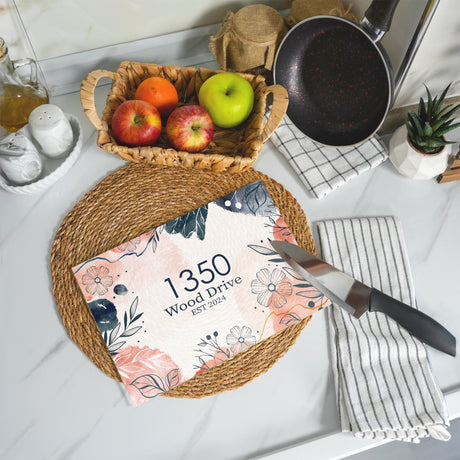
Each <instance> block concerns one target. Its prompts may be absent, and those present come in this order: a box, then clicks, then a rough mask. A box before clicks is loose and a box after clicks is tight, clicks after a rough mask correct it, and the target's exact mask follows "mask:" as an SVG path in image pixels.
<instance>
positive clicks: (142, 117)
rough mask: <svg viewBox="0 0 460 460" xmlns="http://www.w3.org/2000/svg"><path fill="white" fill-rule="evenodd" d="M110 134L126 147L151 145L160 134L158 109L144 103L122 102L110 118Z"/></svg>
mask: <svg viewBox="0 0 460 460" xmlns="http://www.w3.org/2000/svg"><path fill="white" fill-rule="evenodd" d="M111 127H112V132H113V135H114V136H115V138H116V139H117V140H118V141H119V142H121V143H123V144H126V145H129V146H136V145H152V144H154V143H155V142H156V141H157V139H158V138H159V137H160V134H161V116H160V112H158V109H157V108H156V107H155V106H153V105H152V104H150V103H148V102H145V101H137V100H127V101H124V102H122V103H121V104H120V105H119V106H118V107H117V108H116V110H115V112H114V114H113V116H112V123H111Z"/></svg>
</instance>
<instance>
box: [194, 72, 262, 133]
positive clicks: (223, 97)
mask: <svg viewBox="0 0 460 460" xmlns="http://www.w3.org/2000/svg"><path fill="white" fill-rule="evenodd" d="M198 102H199V103H200V105H201V106H202V107H204V108H205V109H206V110H207V111H208V112H209V114H210V115H211V118H212V121H213V122H214V124H215V125H216V126H219V127H221V128H233V127H234V126H238V125H239V124H241V123H243V121H245V120H246V119H247V118H248V117H249V114H250V113H251V111H252V107H253V106H254V90H253V89H252V86H251V84H250V83H249V82H248V81H247V80H246V79H245V78H243V77H242V76H241V75H238V74H236V73H232V72H220V73H216V74H215V75H213V76H212V77H210V78H208V79H207V80H205V82H204V83H203V84H202V85H201V88H200V91H199V93H198Z"/></svg>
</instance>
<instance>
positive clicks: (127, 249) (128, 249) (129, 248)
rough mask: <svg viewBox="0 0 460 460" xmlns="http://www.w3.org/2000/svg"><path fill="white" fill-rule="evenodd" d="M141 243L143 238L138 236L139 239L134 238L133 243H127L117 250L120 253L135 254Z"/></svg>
mask: <svg viewBox="0 0 460 460" xmlns="http://www.w3.org/2000/svg"><path fill="white" fill-rule="evenodd" d="M140 243H141V237H140V236H138V237H137V238H133V239H132V240H131V241H127V242H126V243H123V244H120V245H119V246H117V247H116V249H117V250H118V251H119V252H133V251H135V249H136V247H137V246H138V245H139V244H140ZM118 251H117V252H118Z"/></svg>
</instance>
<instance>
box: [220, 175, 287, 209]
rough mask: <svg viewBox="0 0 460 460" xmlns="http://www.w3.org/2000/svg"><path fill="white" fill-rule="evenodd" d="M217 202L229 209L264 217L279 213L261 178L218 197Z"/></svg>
mask: <svg viewBox="0 0 460 460" xmlns="http://www.w3.org/2000/svg"><path fill="white" fill-rule="evenodd" d="M215 203H216V204H217V206H220V207H221V208H223V209H226V210H227V211H231V212H238V213H242V214H252V215H257V216H264V217H267V216H272V215H276V214H279V213H278V212H277V210H276V206H275V203H273V201H272V199H271V198H270V195H269V194H268V192H267V190H266V189H265V186H264V184H263V183H262V181H260V180H258V181H256V182H253V183H252V184H249V185H246V186H245V187H243V188H240V189H239V190H236V191H234V192H232V193H229V194H228V195H225V196H223V197H222V198H219V199H217V200H216V201H215Z"/></svg>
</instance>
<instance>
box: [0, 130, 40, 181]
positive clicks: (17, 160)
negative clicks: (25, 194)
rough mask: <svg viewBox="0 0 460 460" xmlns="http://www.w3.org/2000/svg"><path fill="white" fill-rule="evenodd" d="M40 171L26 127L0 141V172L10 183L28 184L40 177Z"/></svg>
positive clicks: (37, 158)
mask: <svg viewBox="0 0 460 460" xmlns="http://www.w3.org/2000/svg"><path fill="white" fill-rule="evenodd" d="M42 169H43V164H42V160H41V157H40V155H39V153H38V150H37V148H36V147H35V145H34V143H33V142H32V140H31V138H30V134H29V132H28V128H27V126H25V127H24V128H21V129H20V130H19V131H16V132H15V133H11V134H8V135H7V136H5V137H3V138H2V139H0V170H1V171H2V172H3V174H4V175H5V176H6V178H7V179H8V180H9V181H10V182H11V183H13V184H17V185H24V184H28V183H29V182H32V181H34V180H35V179H37V178H38V177H39V176H40V174H41V173H42Z"/></svg>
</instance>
